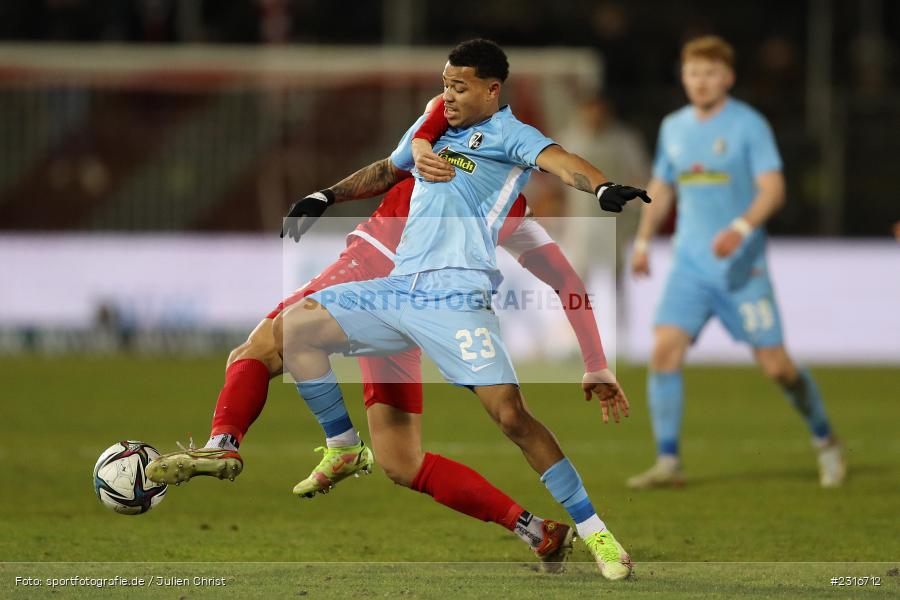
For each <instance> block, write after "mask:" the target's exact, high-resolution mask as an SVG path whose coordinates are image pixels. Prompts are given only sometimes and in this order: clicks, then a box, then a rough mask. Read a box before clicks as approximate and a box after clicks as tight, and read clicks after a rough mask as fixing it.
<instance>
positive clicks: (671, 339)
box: [650, 335, 686, 371]
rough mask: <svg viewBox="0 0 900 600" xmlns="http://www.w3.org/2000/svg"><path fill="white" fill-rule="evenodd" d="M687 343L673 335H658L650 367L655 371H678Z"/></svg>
mask: <svg viewBox="0 0 900 600" xmlns="http://www.w3.org/2000/svg"><path fill="white" fill-rule="evenodd" d="M685 350H686V347H685V344H684V342H683V341H682V340H680V339H678V338H677V337H675V336H671V335H657V337H656V344H655V345H654V346H653V355H652V356H651V359H650V367H651V368H652V369H653V370H654V371H676V370H678V369H679V368H681V363H682V361H683V360H684V354H685Z"/></svg>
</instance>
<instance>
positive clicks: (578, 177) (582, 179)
mask: <svg viewBox="0 0 900 600" xmlns="http://www.w3.org/2000/svg"><path fill="white" fill-rule="evenodd" d="M572 182H573V185H574V187H576V188H578V189H579V190H581V191H583V192H587V193H589V194H593V193H594V188H593V187H591V180H590V179H588V178H587V176H586V175H583V174H581V173H575V174H573V175H572Z"/></svg>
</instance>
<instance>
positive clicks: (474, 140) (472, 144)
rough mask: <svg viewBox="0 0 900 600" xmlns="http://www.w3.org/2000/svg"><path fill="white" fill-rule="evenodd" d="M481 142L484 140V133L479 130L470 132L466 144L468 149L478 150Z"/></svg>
mask: <svg viewBox="0 0 900 600" xmlns="http://www.w3.org/2000/svg"><path fill="white" fill-rule="evenodd" d="M482 142H484V134H483V133H481V132H480V131H476V132H475V133H473V134H472V137H470V138H469V143H468V144H467V146H469V150H478V149H479V148H481V144H482Z"/></svg>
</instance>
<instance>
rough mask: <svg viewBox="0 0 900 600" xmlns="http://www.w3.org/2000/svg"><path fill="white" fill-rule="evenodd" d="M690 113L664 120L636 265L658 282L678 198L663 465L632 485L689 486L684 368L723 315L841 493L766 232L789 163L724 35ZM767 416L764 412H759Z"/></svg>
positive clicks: (690, 73)
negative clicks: (738, 82) (795, 356)
mask: <svg viewBox="0 0 900 600" xmlns="http://www.w3.org/2000/svg"><path fill="white" fill-rule="evenodd" d="M681 60H682V71H681V77H682V83H683V85H684V90H685V92H686V94H687V97H688V100H689V102H690V103H689V104H688V105H687V106H685V107H683V108H681V109H680V110H678V111H675V112H674V113H672V114H670V115H668V116H667V117H666V118H665V119H664V120H663V122H662V125H661V127H660V132H659V139H658V142H657V148H656V159H655V161H654V165H653V176H652V179H651V181H650V184H649V185H648V186H647V189H648V192H649V193H650V194H651V196H652V197H653V199H654V203H653V204H652V205H648V206H645V207H644V210H643V214H642V216H641V222H640V225H639V227H638V234H637V239H636V241H635V247H634V254H633V258H632V270H633V272H634V273H635V275H646V274H648V273H649V269H650V265H649V259H648V255H647V250H648V244H649V242H650V239H651V238H652V237H653V235H654V234H655V233H656V231H657V230H658V229H659V227H660V225H661V224H662V223H663V221H664V220H665V218H666V216H667V215H668V213H669V211H670V210H671V208H672V203H673V201H674V199H675V197H676V194H677V197H678V220H677V223H676V229H675V238H674V252H675V257H674V261H673V266H672V270H671V272H670V273H669V276H668V280H667V282H666V286H665V290H664V292H663V295H662V298H661V300H660V302H659V306H658V309H657V313H656V317H655V319H654V326H655V329H654V334H655V345H654V349H653V355H652V357H651V363H650V370H649V375H648V382H647V388H648V390H647V392H648V400H649V404H650V412H651V417H652V423H653V433H654V436H655V438H656V445H657V460H656V463H655V464H654V465H653V467H651V468H650V469H649V470H647V471H645V472H643V473H640V474H639V475H636V476H634V477H632V478H630V479H629V480H628V485H629V487H632V488H648V487H655V486H669V485H681V484H682V483H683V478H682V469H681V461H680V458H679V435H680V428H681V419H682V412H683V403H684V400H683V398H684V389H683V387H684V386H683V382H682V366H683V364H684V360H685V354H686V352H687V349H688V347H689V346H690V345H691V344H692V343H693V342H694V341H695V340H696V339H697V337H698V335H699V334H700V332H701V330H702V329H703V327H704V326H705V325H706V323H707V322H708V321H709V319H710V318H712V317H713V316H715V317H718V318H719V320H720V321H721V322H722V324H723V325H724V326H725V328H726V329H727V330H728V332H729V334H730V335H731V336H732V338H734V339H735V340H736V341H740V342H744V343H746V344H748V345H750V346H751V348H752V349H753V354H754V357H755V358H756V361H757V362H758V363H759V365H760V367H762V370H763V371H764V372H765V374H766V375H767V376H769V377H770V378H771V379H773V380H774V381H775V382H777V383H778V385H779V386H781V388H782V390H784V393H785V395H786V396H787V397H788V399H789V400H790V402H791V403H792V404H793V405H794V407H795V408H796V409H797V410H798V412H799V413H800V414H801V415H802V416H803V418H804V419H805V421H806V423H807V425H808V427H809V431H810V433H811V434H812V438H813V445H814V447H815V449H816V451H817V453H818V462H819V481H820V483H821V485H822V486H824V487H835V486H839V485H840V484H841V483H842V482H843V480H844V477H845V475H846V465H845V461H844V451H843V447H842V445H841V444H840V443H839V441H838V440H837V438H836V437H835V435H834V433H833V431H832V428H831V425H830V424H829V422H828V417H827V415H826V413H825V407H824V405H823V403H822V398H821V395H820V394H819V389H818V387H817V386H816V383H815V381H814V380H813V377H812V375H811V374H810V372H809V371H808V370H806V369H803V368H799V367H798V366H797V365H795V364H794V362H793V361H792V360H791V358H790V356H789V355H788V353H787V352H786V350H785V347H784V340H783V336H782V330H781V317H780V315H779V311H778V305H777V304H776V302H775V294H774V292H773V289H772V284H771V282H770V280H769V275H768V268H767V265H766V256H765V248H766V232H765V223H766V221H768V219H769V218H770V217H771V216H772V215H773V214H774V213H775V212H776V211H778V209H779V208H780V207H781V206H782V205H783V204H784V199H785V184H784V177H783V175H782V164H781V157H780V155H779V153H778V148H777V147H776V144H775V138H774V136H773V134H772V131H771V128H770V127H769V124H768V122H767V121H766V120H765V118H764V117H763V116H762V115H760V114H759V113H758V112H757V111H756V110H754V109H753V108H751V107H750V106H748V105H747V104H745V103H744V102H741V101H739V100H736V99H734V98H732V97H731V96H730V95H729V90H730V89H731V87H732V85H733V84H734V80H735V74H734V50H733V49H732V47H731V46H730V45H729V44H728V43H727V42H726V41H724V40H723V39H721V38H719V37H717V36H705V37H701V38H697V39H695V40H692V41H690V42H688V43H687V44H686V45H685V46H684V48H683V50H682V56H681ZM750 408H756V407H748V409H750Z"/></svg>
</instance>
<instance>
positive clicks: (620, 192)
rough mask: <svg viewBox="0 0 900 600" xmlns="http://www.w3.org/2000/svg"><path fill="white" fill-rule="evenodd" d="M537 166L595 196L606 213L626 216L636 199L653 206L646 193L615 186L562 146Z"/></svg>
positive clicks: (546, 151)
mask: <svg viewBox="0 0 900 600" xmlns="http://www.w3.org/2000/svg"><path fill="white" fill-rule="evenodd" d="M536 162H537V166H539V167H540V168H541V170H543V171H546V172H548V173H552V174H553V175H556V176H557V177H559V178H560V179H561V180H562V182H563V183H565V184H566V185H569V186H571V187H573V188H575V189H577V190H582V191H584V192H588V193H593V194H595V195H596V196H597V199H598V200H599V201H600V208H602V209H603V210H605V211H608V212H622V207H624V206H625V204H626V203H627V202H628V201H629V200H634V199H635V198H641V200H643V201H644V202H650V196H649V195H647V192H646V191H644V190H642V189H640V188H636V187H631V186H630V185H619V184H617V183H613V182H612V181H610V180H609V179H607V177H606V175H604V174H603V172H602V171H601V170H600V169H598V168H597V167H595V166H594V165H592V164H591V163H589V162H588V161H586V160H584V159H583V158H581V157H580V156H578V155H577V154H572V153H571V152H567V151H566V150H564V149H563V148H562V146H559V145H558V144H553V145H552V146H547V147H546V148H544V149H543V150H542V151H541V153H540V154H539V155H538V157H537V161H536Z"/></svg>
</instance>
